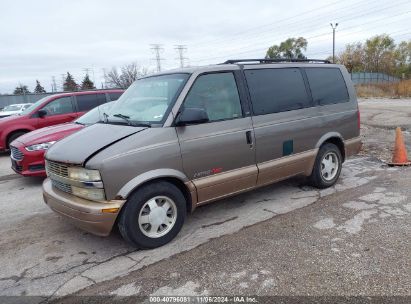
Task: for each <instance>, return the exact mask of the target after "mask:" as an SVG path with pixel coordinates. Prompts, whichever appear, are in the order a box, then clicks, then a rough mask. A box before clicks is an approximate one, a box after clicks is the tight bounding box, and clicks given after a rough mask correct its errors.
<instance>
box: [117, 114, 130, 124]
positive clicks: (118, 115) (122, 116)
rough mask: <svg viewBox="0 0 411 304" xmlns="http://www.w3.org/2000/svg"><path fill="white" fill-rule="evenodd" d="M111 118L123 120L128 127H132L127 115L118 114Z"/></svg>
mask: <svg viewBox="0 0 411 304" xmlns="http://www.w3.org/2000/svg"><path fill="white" fill-rule="evenodd" d="M113 117H118V118H121V119H124V120H125V121H127V124H128V125H129V126H131V125H132V123H131V120H130V116H127V115H123V114H119V113H118V114H114V115H113Z"/></svg>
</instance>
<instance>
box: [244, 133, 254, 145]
mask: <svg viewBox="0 0 411 304" xmlns="http://www.w3.org/2000/svg"><path fill="white" fill-rule="evenodd" d="M245 138H246V139H247V144H249V145H250V148H252V147H253V137H252V134H251V131H247V132H245Z"/></svg>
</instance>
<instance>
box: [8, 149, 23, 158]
mask: <svg viewBox="0 0 411 304" xmlns="http://www.w3.org/2000/svg"><path fill="white" fill-rule="evenodd" d="M10 151H11V158H13V159H14V160H18V161H20V160H22V159H23V158H24V154H23V152H21V151H20V150H19V149H17V148H16V147H13V146H10Z"/></svg>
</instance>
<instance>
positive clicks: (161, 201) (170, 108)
mask: <svg viewBox="0 0 411 304" xmlns="http://www.w3.org/2000/svg"><path fill="white" fill-rule="evenodd" d="M104 117H105V118H104V121H101V122H99V123H97V124H95V125H92V126H90V127H88V128H84V129H83V130H81V131H79V132H76V133H75V134H72V135H70V136H68V137H66V138H64V139H63V140H61V141H59V142H57V143H56V144H54V145H53V146H51V148H50V149H49V150H48V152H47V154H46V170H47V175H48V178H47V179H46V180H45V181H44V184H43V190H44V191H43V192H44V200H45V202H46V203H47V204H48V206H49V207H50V208H51V209H52V210H54V211H55V212H57V213H58V214H60V215H62V216H63V217H65V218H67V219H68V220H70V221H71V222H73V223H74V224H75V225H77V226H78V227H80V228H82V229H84V230H86V231H89V232H91V233H94V234H97V235H101V236H106V235H108V234H109V233H110V231H111V230H112V229H113V227H114V226H115V225H117V226H118V227H119V231H120V233H121V235H122V236H123V238H124V239H125V240H126V241H128V242H130V243H131V244H133V245H135V246H136V247H139V248H155V247H159V246H162V245H164V244H166V243H168V242H170V241H171V240H172V239H173V238H174V237H175V236H176V235H177V234H178V232H179V231H180V229H181V227H182V225H183V223H184V219H185V217H186V214H187V212H193V211H194V209H195V208H196V207H197V206H200V205H204V204H207V203H210V202H212V201H216V200H219V199H222V198H224V197H228V196H231V195H235V194H238V193H241V192H244V191H248V190H252V189H255V188H258V187H261V186H266V185H269V184H271V183H274V182H277V181H280V180H284V179H286V178H289V177H292V176H296V175H303V176H307V177H308V178H307V180H308V181H309V183H310V184H311V185H313V186H315V187H318V188H326V187H330V186H332V185H334V184H335V183H336V182H337V179H338V177H339V175H340V172H341V167H342V164H343V162H344V161H345V160H346V159H347V157H349V156H350V155H353V154H356V153H357V152H358V151H359V149H360V147H361V140H360V114H359V110H358V105H357V99H356V95H355V91H354V88H353V85H352V82H351V79H350V75H349V74H348V73H347V70H346V69H345V68H344V67H343V66H341V65H336V64H331V63H329V62H328V61H320V60H310V59H307V60H286V59H280V60H269V59H247V60H228V61H226V62H225V63H224V64H219V65H212V66H205V67H195V68H184V69H178V70H173V71H167V72H163V73H159V74H155V75H152V76H149V77H144V78H141V79H139V80H137V81H136V82H134V84H133V85H132V86H131V87H130V88H129V89H128V90H127V91H126V92H125V93H124V94H123V95H122V96H121V97H120V98H119V99H118V100H117V101H116V102H115V103H114V104H113V106H112V107H111V108H110V110H109V111H108V112H107V113H105V114H104Z"/></svg>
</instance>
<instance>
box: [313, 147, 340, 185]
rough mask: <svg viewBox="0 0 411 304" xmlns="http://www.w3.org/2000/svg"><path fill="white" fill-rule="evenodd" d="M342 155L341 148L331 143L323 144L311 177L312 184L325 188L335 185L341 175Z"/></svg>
mask: <svg viewBox="0 0 411 304" xmlns="http://www.w3.org/2000/svg"><path fill="white" fill-rule="evenodd" d="M341 167H342V157H341V152H340V149H339V148H338V147H337V146H336V145H334V144H331V143H326V144H324V145H322V146H321V148H320V150H319V151H318V155H317V158H316V160H315V164H314V168H313V172H312V173H311V176H310V177H309V182H310V184H311V185H312V186H314V187H317V188H320V189H323V188H328V187H331V186H333V185H334V184H335V183H336V182H337V180H338V177H339V176H340V173H341Z"/></svg>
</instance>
